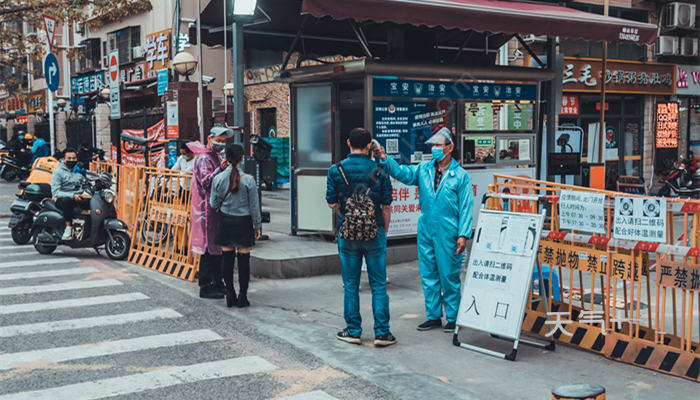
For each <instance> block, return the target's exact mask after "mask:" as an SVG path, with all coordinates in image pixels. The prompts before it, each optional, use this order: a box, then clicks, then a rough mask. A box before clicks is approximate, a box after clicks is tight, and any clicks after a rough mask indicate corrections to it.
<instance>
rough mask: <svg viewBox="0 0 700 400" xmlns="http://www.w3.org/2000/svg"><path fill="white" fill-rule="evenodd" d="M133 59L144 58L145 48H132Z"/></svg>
mask: <svg viewBox="0 0 700 400" xmlns="http://www.w3.org/2000/svg"><path fill="white" fill-rule="evenodd" d="M131 58H132V59H137V58H143V47H141V46H136V47H132V48H131Z"/></svg>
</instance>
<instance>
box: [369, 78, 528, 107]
mask: <svg viewBox="0 0 700 400" xmlns="http://www.w3.org/2000/svg"><path fill="white" fill-rule="evenodd" d="M372 81H373V83H372V86H373V88H372V95H373V96H374V97H422V98H449V99H482V100H516V101H517V100H528V101H534V100H537V85H536V84H521V83H482V82H467V81H458V82H450V81H428V80H414V79H399V78H396V77H386V76H375V77H374V79H373V80H372Z"/></svg>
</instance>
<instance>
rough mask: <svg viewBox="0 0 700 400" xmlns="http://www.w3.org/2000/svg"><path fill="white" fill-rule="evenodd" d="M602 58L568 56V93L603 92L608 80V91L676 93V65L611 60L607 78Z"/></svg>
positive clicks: (565, 85) (564, 86)
mask: <svg viewBox="0 0 700 400" xmlns="http://www.w3.org/2000/svg"><path fill="white" fill-rule="evenodd" d="M602 69H603V63H602V60H599V59H590V58H575V57H566V58H565V59H564V70H563V76H562V90H563V91H564V92H591V93H599V92H600V89H601V86H602V81H603V79H605V91H606V92H608V93H637V94H657V95H672V94H675V93H676V88H675V83H676V81H675V76H676V65H675V64H665V63H652V62H644V63H643V62H636V61H620V60H608V62H607V67H606V71H605V78H603V74H602Z"/></svg>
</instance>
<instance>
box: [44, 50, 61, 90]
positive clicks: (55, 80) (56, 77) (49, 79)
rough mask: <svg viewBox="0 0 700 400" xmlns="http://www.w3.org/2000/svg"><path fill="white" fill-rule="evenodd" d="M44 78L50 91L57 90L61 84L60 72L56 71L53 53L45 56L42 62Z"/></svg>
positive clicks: (56, 61) (56, 64) (56, 63)
mask: <svg viewBox="0 0 700 400" xmlns="http://www.w3.org/2000/svg"><path fill="white" fill-rule="evenodd" d="M44 78H45V79H46V86H48V88H49V90H50V91H52V92H55V91H56V90H58V85H59V84H60V83H61V71H59V69H58V60H57V59H56V56H55V55H53V53H49V54H47V55H46V59H45V60H44Z"/></svg>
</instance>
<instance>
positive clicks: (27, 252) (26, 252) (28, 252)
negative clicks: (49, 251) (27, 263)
mask: <svg viewBox="0 0 700 400" xmlns="http://www.w3.org/2000/svg"><path fill="white" fill-rule="evenodd" d="M17 250H24V251H17V252H14V253H6V252H4V251H3V252H2V256H3V257H17V256H28V255H32V254H37V252H36V250H34V248H33V247H17Z"/></svg>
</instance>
